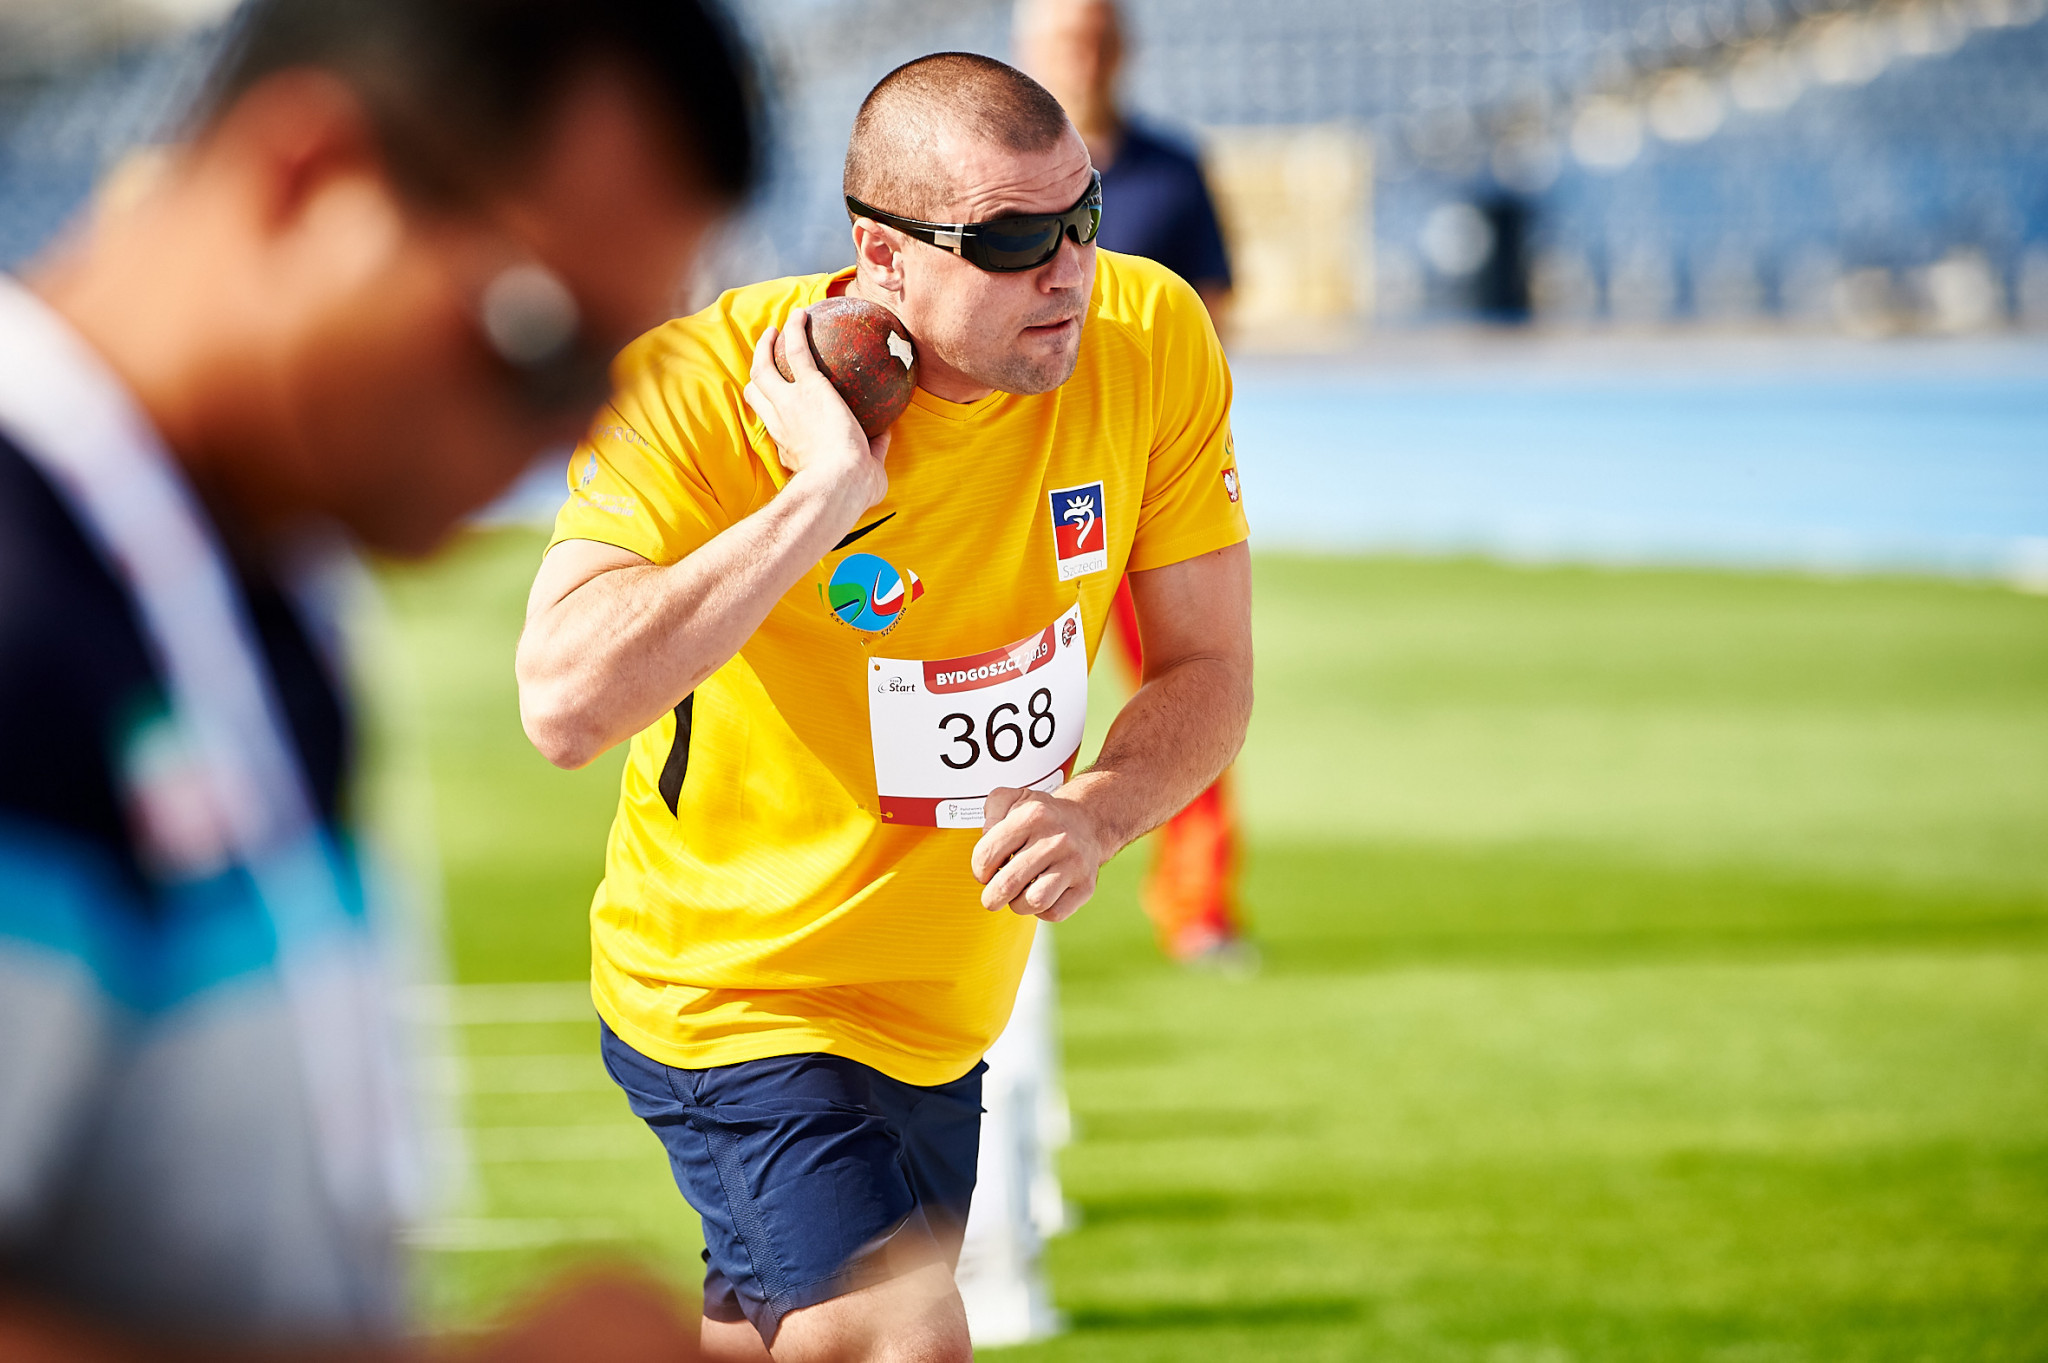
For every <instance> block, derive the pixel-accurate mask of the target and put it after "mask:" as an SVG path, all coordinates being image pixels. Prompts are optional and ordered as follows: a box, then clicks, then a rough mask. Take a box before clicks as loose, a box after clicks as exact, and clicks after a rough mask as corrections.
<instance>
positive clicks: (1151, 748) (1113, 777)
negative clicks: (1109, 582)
mask: <svg viewBox="0 0 2048 1363" xmlns="http://www.w3.org/2000/svg"><path fill="white" fill-rule="evenodd" d="M1251 713H1252V673H1251V660H1250V658H1249V657H1245V658H1242V659H1238V658H1231V657H1226V656H1215V657H1194V658H1187V659H1183V660H1181V661H1180V662H1178V663H1176V664H1174V665H1173V666H1172V667H1171V668H1168V669H1167V670H1165V671H1163V672H1162V673H1160V674H1159V675H1157V676H1155V677H1153V678H1151V679H1150V680H1148V681H1147V682H1146V683H1145V684H1144V685H1143V686H1142V687H1140V688H1139V689H1138V692H1137V694H1136V695H1134V696H1132V697H1131V699H1130V701H1129V702H1128V703H1127V704H1126V705H1125V706H1124V708H1123V709H1122V710H1121V711H1119V712H1118V714H1117V717H1116V720H1115V722H1114V723H1112V724H1111V725H1110V729H1109V734H1108V736H1107V737H1106V738H1104V740H1103V744H1102V752H1101V754H1100V755H1099V756H1098V757H1097V758H1096V760H1095V761H1094V763H1093V764H1091V765H1090V766H1089V767H1088V769H1087V770H1086V771H1084V772H1082V773H1081V774H1080V775H1078V776H1076V777H1075V778H1074V779H1073V780H1072V781H1070V782H1069V783H1068V784H1067V785H1066V786H1065V787H1063V788H1062V789H1060V790H1059V791H1058V792H1056V793H1055V796H1054V798H1056V799H1069V800H1074V801H1077V802H1079V803H1080V804H1081V805H1083V806H1084V807H1085V808H1086V809H1087V810H1088V812H1089V813H1090V815H1092V816H1093V819H1094V823H1095V825H1096V828H1097V830H1098V832H1099V835H1100V837H1101V838H1102V841H1103V844H1104V846H1103V855H1104V857H1105V859H1107V857H1109V856H1113V855H1114V854H1116V853H1117V852H1119V851H1121V850H1123V849H1124V848H1125V847H1127V846H1129V845H1130V844H1131V843H1133V842H1135V841H1137V840H1138V839H1139V838H1141V837H1143V836H1144V835H1145V834H1147V833H1149V832H1151V831H1152V830H1153V829H1155V828H1157V827H1159V825H1161V824H1163V823H1165V822H1166V821H1167V820H1168V819H1170V818H1172V817H1173V816H1174V815H1175V814H1177V813H1179V812H1180V811H1181V810H1182V809H1184V808H1186V806H1187V804H1188V802H1189V801H1191V800H1193V799H1194V798H1195V796H1197V795H1199V794H1201V793H1202V791H1203V789H1204V788H1205V787H1207V786H1208V785H1209V783H1210V782H1211V781H1214V780H1215V779H1216V778H1217V777H1218V776H1219V775H1221V774H1222V772H1223V769H1224V768H1225V767H1227V766H1229V765H1230V763H1231V762H1232V760H1233V759H1235V758H1236V756H1237V754H1238V750H1239V749H1240V748H1242V747H1243V746H1244V736H1245V730H1246V728H1247V727H1248V726H1249V725H1250V723H1251Z"/></svg>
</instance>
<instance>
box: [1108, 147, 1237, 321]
mask: <svg viewBox="0 0 2048 1363" xmlns="http://www.w3.org/2000/svg"><path fill="white" fill-rule="evenodd" d="M1096 240H1097V241H1099V242H1100V243H1101V244H1102V246H1103V247H1104V248H1106V249H1108V250H1111V251H1123V252H1126V253H1128V254H1130V255H1134V256H1144V257H1145V258H1146V259H1148V260H1156V261H1158V262H1159V263H1160V264H1161V265H1164V266H1165V267H1166V268H1167V269H1169V270H1171V271H1173V272H1174V273H1175V274H1177V275H1179V276H1180V277H1181V278H1182V279H1185V280H1186V281H1187V282H1188V283H1190V284H1194V285H1198V286H1199V285H1220V286H1222V287H1223V288H1229V287H1230V258H1229V256H1228V255H1227V254H1225V252H1224V249H1223V230H1222V228H1221V227H1220V226H1219V225H1218V224H1217V221H1216V205H1215V203H1214V201H1212V200H1211V199H1210V197H1209V186H1208V183H1207V182H1206V181H1204V180H1203V178H1202V166H1201V162H1199V161H1198V160H1196V159H1195V154H1194V152H1193V150H1191V149H1190V148H1188V147H1186V146H1184V145H1182V144H1180V143H1179V142H1177V141H1173V140H1171V139H1169V138H1166V137H1162V136H1160V135H1159V134H1157V133H1155V132H1152V131H1150V130H1149V129H1147V128H1145V127H1144V126H1143V125H1142V124H1137V123H1126V124H1125V125H1124V135H1123V141H1122V143H1121V144H1119V146H1118V147H1117V151H1116V159H1115V160H1113V161H1111V162H1110V163H1109V165H1108V166H1106V167H1103V168H1102V233H1101V235H1100V236H1099V237H1097V238H1096Z"/></svg>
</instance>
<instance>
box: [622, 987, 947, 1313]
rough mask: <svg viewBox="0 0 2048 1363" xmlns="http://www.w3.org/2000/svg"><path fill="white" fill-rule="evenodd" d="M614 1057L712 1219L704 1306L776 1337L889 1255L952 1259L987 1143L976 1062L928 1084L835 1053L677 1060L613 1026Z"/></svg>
mask: <svg viewBox="0 0 2048 1363" xmlns="http://www.w3.org/2000/svg"><path fill="white" fill-rule="evenodd" d="M603 1048H604V1063H605V1068H606V1069H607V1070H608V1071H610V1073H611V1076H612V1078H613V1079H614V1080H615V1081H617V1083H618V1085H619V1087H620V1088H622V1089H624V1090H625V1091H626V1097H627V1098H628V1099H629V1100H630V1101H631V1103H632V1107H633V1112H634V1114H635V1115H636V1116H638V1117H639V1118H640V1119H641V1120H642V1121H644V1122H646V1123H647V1125H648V1126H649V1127H650V1128H652V1129H653V1131H654V1134H655V1135H656V1136H658V1137H660V1139H661V1143H662V1145H663V1146H664V1147H665V1148H666V1149H667V1151H668V1160H669V1166H670V1167H671V1168H672V1169H673V1170H674V1171H675V1176H676V1186H677V1187H679V1188H681V1189H682V1191H683V1196H684V1197H685V1198H687V1199H688V1200H689V1203H690V1205H691V1206H692V1207H693V1208H695V1209H696V1211H697V1214H698V1216H700V1217H702V1218H703V1220H704V1247H705V1248H704V1263H705V1270H704V1314H705V1315H706V1316H708V1317H710V1318H711V1319H712V1320H718V1321H739V1320H748V1321H752V1322H753V1324H754V1328H755V1329H756V1330H758V1331H759V1332H760V1335H761V1340H762V1342H763V1343H764V1344H768V1345H771V1346H772V1345H773V1344H774V1343H775V1332H776V1331H777V1329H779V1328H780V1327H781V1325H782V1318H783V1317H784V1316H786V1315H788V1314H789V1313H790V1312H791V1311H795V1310H799V1309H801V1308H803V1307H806V1306H815V1305H816V1304H818V1303H819V1302H821V1301H829V1300H830V1299H831V1298H833V1297H837V1296H843V1295H844V1294H846V1293H847V1292H851V1291H853V1290H854V1289H855V1288H858V1287H860V1286H862V1285H863V1284H864V1283H866V1282H870V1281H873V1280H874V1279H875V1277H876V1276H878V1275H879V1274H880V1273H881V1272H883V1271H884V1263H885V1260H886V1261H888V1262H901V1261H902V1258H901V1256H904V1255H921V1256H929V1255H937V1256H939V1257H942V1258H944V1260H945V1261H946V1262H947V1263H949V1264H952V1263H956V1262H957V1261H958V1259H959V1255H960V1236H961V1233H962V1232H963V1231H964V1230H965V1229H966V1226H967V1204H968V1201H969V1199H970V1198H971V1197H972V1196H973V1194H974V1165H975V1155H976V1153H977V1151H978V1149H979V1145H980V1139H981V1076H982V1072H983V1071H984V1070H985V1069H987V1066H986V1065H979V1064H978V1065H976V1066H975V1067H974V1068H973V1069H971V1070H969V1071H968V1072H967V1073H966V1074H965V1075H963V1076H961V1077H960V1078H958V1079H955V1080H954V1081H953V1082H952V1083H950V1084H940V1085H937V1086H936V1087H933V1088H919V1087H917V1086H916V1085H915V1084H905V1083H902V1082H900V1081H899V1080H895V1079H891V1078H890V1077H889V1076H888V1075H886V1074H883V1073H882V1072H881V1071H879V1070H875V1069H871V1068H869V1067H868V1066H866V1065H863V1064H860V1063H859V1062H857V1061H853V1060H847V1059H845V1058H843V1057H841V1056H836V1055H783V1056H775V1057H772V1058H770V1059H766V1060H748V1061H744V1062H742V1063H741V1064H737V1065H719V1066H716V1067H714V1068H711V1069H704V1070H681V1069H675V1068H673V1067H671V1066H668V1065H664V1064H662V1063H660V1062H659V1061H655V1060H649V1059H648V1058H647V1057H646V1056H644V1055H642V1054H640V1052H638V1051H636V1050H634V1049H633V1048H632V1047H631V1046H628V1045H627V1044H626V1043H625V1042H623V1041H621V1040H619V1038H618V1037H617V1036H616V1035H615V1034H614V1033H613V1032H612V1029H611V1028H610V1027H605V1028H604V1040H603Z"/></svg>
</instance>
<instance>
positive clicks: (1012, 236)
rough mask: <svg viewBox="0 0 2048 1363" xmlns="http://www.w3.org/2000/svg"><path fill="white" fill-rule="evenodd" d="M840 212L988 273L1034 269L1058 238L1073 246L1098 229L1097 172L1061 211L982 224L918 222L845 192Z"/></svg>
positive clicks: (1054, 252)
mask: <svg viewBox="0 0 2048 1363" xmlns="http://www.w3.org/2000/svg"><path fill="white" fill-rule="evenodd" d="M846 211H847V212H849V213H851V214H852V215H853V216H854V217H856V218H871V219H873V220H874V221H876V222H878V223H880V224H882V226H884V227H893V228H895V229H896V230H897V231H899V232H903V233H905V234H907V235H909V236H913V237H916V238H917V239H918V240H919V241H924V242H930V243H931V244H932V245H933V246H936V247H938V248H939V249H940V250H942V251H951V252H952V253H953V254H954V255H956V256H958V257H960V258H961V259H962V260H964V261H966V262H967V263H968V264H970V265H975V266H979V267H980V268H981V269H984V270H987V271H989V272H991V273H993V274H1010V273H1014V272H1016V271H1018V270H1035V269H1037V268H1038V267H1039V266H1041V265H1043V264H1045V262H1047V261H1048V260H1051V259H1052V258H1053V257H1054V256H1056V255H1058V254H1059V251H1060V238H1062V237H1067V236H1071V237H1072V238H1073V239H1074V244H1075V245H1077V246H1086V245H1087V244H1088V243H1089V242H1091V241H1093V240H1095V234H1096V232H1097V231H1099V230H1100V229H1101V227H1102V172H1101V171H1099V170H1097V171H1090V172H1089V173H1088V192H1087V193H1085V194H1083V195H1082V196H1081V197H1080V199H1079V200H1078V201H1077V202H1076V203H1075V204H1074V206H1073V207H1072V208H1070V209H1068V210H1067V211H1066V212H1064V213H1024V214H1020V215H1018V216H1017V217H1012V218H990V219H989V220H988V221H987V222H924V221H921V220H920V219H917V218H899V217H897V216H896V215H895V214H894V213H884V212H882V211H880V210H879V209H874V208H870V207H868V206H867V205H866V204H864V203H862V202H861V201H860V200H859V199H856V198H854V197H853V196H852V195H851V194H849V195H847V196H846Z"/></svg>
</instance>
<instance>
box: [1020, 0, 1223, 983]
mask: <svg viewBox="0 0 2048 1363" xmlns="http://www.w3.org/2000/svg"><path fill="white" fill-rule="evenodd" d="M1016 20H1017V32H1016V46H1017V57H1018V62H1019V64H1020V65H1021V66H1022V67H1023V68H1024V70H1026V71H1028V72H1030V73H1031V75H1033V76H1034V77H1036V78H1037V79H1038V81H1039V82H1040V83H1041V84H1043V85H1044V86H1045V88H1046V89H1048V90H1050V91H1052V93H1053V95H1054V97H1055V98H1057V99H1058V100H1059V102H1060V104H1061V105H1062V106H1064V107H1065V109H1066V111H1067V117H1068V118H1070V119H1071V120H1073V123H1074V126H1075V128H1076V129H1078V130H1079V131H1080V133H1081V138H1082V140H1083V141H1085V142H1086V143H1087V144H1088V154H1089V156H1090V157H1091V158H1092V159H1093V160H1094V162H1095V168H1096V169H1097V170H1099V171H1101V172H1102V202H1103V214H1102V231H1101V233H1100V235H1099V236H1098V237H1097V241H1098V242H1100V243H1101V245H1102V246H1104V247H1106V248H1107V249H1109V250H1112V251H1125V252H1128V253H1130V254H1132V255H1139V256H1144V257H1146V258H1148V259H1151V260H1156V261H1158V262H1159V263H1160V264H1162V265H1164V266H1166V267H1167V268H1168V269H1171V270H1172V271H1173V272H1174V273H1175V274H1178V275H1179V276H1180V277H1181V278H1183V279H1185V280H1187V281H1188V283H1190V284H1192V285H1194V286H1195V292H1196V293H1198V294H1200V295H1201V297H1202V302H1203V303H1204V304H1205V305H1206V306H1207V307H1208V309H1209V314H1210V316H1211V318H1212V319H1215V320H1216V321H1217V322H1218V324H1219V327H1220V324H1221V321H1222V309H1223V306H1224V304H1225V302H1226V301H1227V300H1228V298H1229V295H1230V262H1229V259H1228V258H1227V256H1226V255H1225V253H1224V249H1223V233H1222V229H1221V228H1220V227H1219V226H1218V224H1217V220H1216V206H1215V204H1214V202H1213V201H1212V200H1211V199H1210V197H1209V187H1208V185H1207V183H1206V182H1204V180H1203V178H1202V167H1201V164H1200V163H1199V162H1198V161H1197V160H1196V159H1195V156H1194V153H1192V152H1190V151H1187V150H1185V149H1183V148H1181V147H1179V146H1177V145H1175V144H1174V143H1173V142H1171V141H1169V140H1167V139H1166V138H1163V137H1161V136H1159V135H1158V134H1156V133H1153V132H1150V131H1147V130H1146V129H1145V128H1144V127H1142V126H1140V125H1139V124H1137V123H1135V122H1133V121H1132V120H1131V119H1129V118H1127V117H1126V116H1125V115H1124V113H1123V112H1122V111H1121V110H1120V109H1119V108H1118V107H1117V97H1116V84H1117V73H1118V70H1119V68H1120V67H1121V65H1122V63H1123V50H1124V47H1123V24H1122V20H1121V18H1120V16H1119V15H1118V13H1117V7H1116V5H1115V4H1114V3H1112V0H1018V5H1017V15H1016ZM1109 632H1110V634H1111V636H1112V637H1113V638H1114V639H1115V641H1116V645H1117V650H1118V652H1119V653H1121V654H1122V655H1123V658H1124V661H1125V663H1126V665H1127V666H1128V667H1129V669H1130V673H1131V675H1132V676H1133V677H1143V675H1144V649H1143V646H1142V645H1141V643H1140V641H1139V638H1138V621H1137V611H1136V610H1135V608H1134V607H1133V605H1132V603H1131V589H1130V584H1129V583H1128V582H1126V583H1125V584H1123V585H1122V587H1121V588H1120V589H1119V590H1118V592H1117V595H1116V607H1115V614H1114V616H1113V617H1112V620H1111V629H1110V631H1109ZM1237 865H1238V833H1237V816H1236V812H1235V810H1234V809H1233V807H1232V804H1231V799H1230V774H1229V773H1228V772H1225V773H1224V774H1223V775H1222V776H1220V777H1218V778H1217V779H1216V782H1215V784H1214V785H1212V786H1210V787H1209V788H1208V789H1207V790H1205V791H1203V792H1202V793H1201V794H1200V795H1198V796H1197V797H1195V800H1194V803H1192V804H1190V805H1189V806H1188V807H1187V808H1186V809H1185V810H1183V811H1181V813H1180V814H1178V815H1176V816H1175V817H1174V818H1173V819H1171V820H1170V821H1168V823H1167V824H1166V825H1165V826H1164V827H1163V828H1161V829H1160V830H1159V834H1158V837H1157V839H1156V841H1155V842H1154V844H1153V854H1152V867H1151V870H1150V871H1149V872H1148V873H1147V875H1146V877H1145V883H1144V886H1143V887H1142V889H1141V890H1140V892H1139V898H1140V901H1141V902H1142V903H1143V905H1144V907H1145V913H1146V916H1147V917H1149V918H1150V919H1151V920H1152V924H1153V927H1154V928H1155V929H1156V930H1157V932H1158V934H1159V942H1160V945H1161V947H1162V948H1163V949H1164V950H1165V951H1166V953H1167V954H1168V955H1169V956H1172V957H1173V958H1174V959H1175V960H1178V961H1186V962H1201V961H1211V960H1216V961H1225V962H1236V963H1243V962H1244V961H1245V960H1247V959H1248V955H1249V953H1248V948H1247V945H1246V943H1245V937H1244V924H1243V920H1242V917H1241V915H1240V914H1239V912H1238V906H1237Z"/></svg>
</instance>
